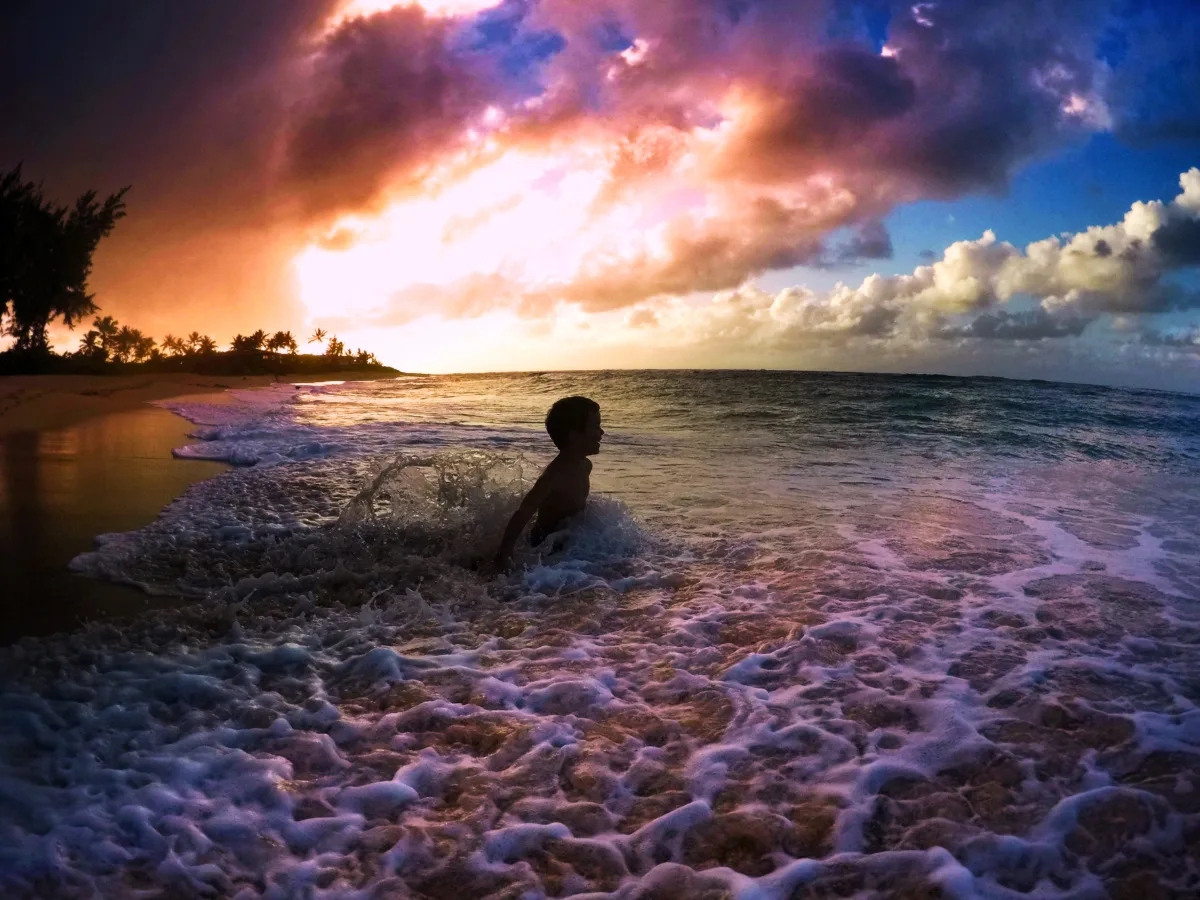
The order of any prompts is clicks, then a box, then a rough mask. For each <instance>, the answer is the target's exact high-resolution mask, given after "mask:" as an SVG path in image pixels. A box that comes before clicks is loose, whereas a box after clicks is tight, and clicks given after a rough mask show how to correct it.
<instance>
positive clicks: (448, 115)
mask: <svg viewBox="0 0 1200 900" xmlns="http://www.w3.org/2000/svg"><path fill="white" fill-rule="evenodd" d="M455 37H456V29H455V27H454V25H453V23H452V22H451V21H450V20H447V19H435V18H431V17H429V16H426V15H425V13H424V12H423V11H422V10H421V9H420V8H419V7H416V6H407V7H397V8H395V9H392V10H389V11H387V12H385V13H381V14H379V15H375V16H372V17H370V18H367V19H357V20H353V21H350V22H347V23H346V24H345V25H344V26H342V27H341V28H340V29H338V30H337V31H336V32H335V33H334V34H332V35H330V36H329V38H328V39H327V40H326V41H325V42H324V43H323V44H322V46H321V47H320V50H319V52H318V54H317V55H316V58H315V60H314V72H313V75H312V78H311V88H310V90H311V93H310V95H309V96H308V97H307V98H306V99H305V100H304V101H303V102H302V103H301V104H300V105H299V106H298V108H297V110H296V115H295V120H294V126H293V128H292V130H291V132H290V142H289V149H288V155H289V164H290V175H291V176H292V178H293V184H292V188H293V190H295V191H296V192H297V193H298V194H300V195H303V196H307V197H308V199H309V201H310V203H311V204H312V206H314V207H315V208H317V209H320V208H332V209H345V210H355V209H356V208H360V207H363V206H366V205H369V204H370V203H371V202H373V201H374V200H375V198H377V197H378V196H379V194H380V193H381V191H382V190H383V188H384V186H385V184H386V183H387V182H388V180H389V179H391V178H393V177H395V176H396V175H397V173H400V176H401V177H407V178H409V179H414V178H416V179H419V176H420V174H421V173H422V171H425V170H428V168H429V167H430V166H431V164H433V163H436V162H437V161H438V160H439V158H440V157H441V156H442V155H443V154H445V153H446V152H448V151H449V150H451V149H452V148H455V147H458V146H461V145H462V144H463V142H464V132H465V130H466V126H467V124H468V123H470V122H471V120H472V119H473V118H477V117H478V116H480V115H481V114H482V113H483V112H484V110H485V109H486V108H487V106H488V105H489V104H490V103H491V102H493V101H496V100H499V99H500V93H501V88H500V85H501V82H500V79H499V78H498V74H499V73H497V72H494V71H492V62H493V60H492V59H491V58H490V57H489V56H488V55H487V54H486V53H479V52H471V51H469V50H464V49H461V48H458V49H456V48H455V47H453V46H452V42H453V40H454V38H455Z"/></svg>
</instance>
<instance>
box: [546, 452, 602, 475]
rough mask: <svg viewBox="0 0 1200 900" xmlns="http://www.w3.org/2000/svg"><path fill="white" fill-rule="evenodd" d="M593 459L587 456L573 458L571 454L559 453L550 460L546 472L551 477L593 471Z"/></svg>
mask: <svg viewBox="0 0 1200 900" xmlns="http://www.w3.org/2000/svg"><path fill="white" fill-rule="evenodd" d="M591 471H592V461H591V460H590V459H588V458H587V457H586V456H583V457H580V458H578V459H573V458H571V457H569V456H563V455H561V454H559V455H558V456H556V457H554V459H552V460H550V464H549V465H548V466H546V469H545V472H544V474H546V475H549V476H551V477H555V476H568V475H575V474H578V473H580V472H585V473H587V472H591Z"/></svg>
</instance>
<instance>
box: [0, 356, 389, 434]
mask: <svg viewBox="0 0 1200 900" xmlns="http://www.w3.org/2000/svg"><path fill="white" fill-rule="evenodd" d="M396 377H403V376H396V375H393V374H390V373H389V374H380V373H376V372H359V371H353V370H347V371H335V372H328V373H322V374H321V375H320V377H314V376H312V375H237V376H232V375H194V374H188V373H151V374H146V375H5V376H3V377H0V435H8V434H13V433H15V432H20V431H41V430H44V429H48V428H63V427H66V426H69V425H75V424H78V423H80V422H84V421H86V420H88V419H91V418H95V417H96V416H103V415H108V414H111V413H115V412H121V411H124V410H129V409H137V408H139V407H141V406H144V405H146V404H149V403H152V402H153V401H155V400H169V399H171V398H172V397H182V396H186V395H188V394H211V393H217V392H221V391H226V390H233V389H236V390H247V389H251V388H260V387H267V386H268V385H272V384H280V383H283V384H300V383H311V382H314V381H378V380H381V379H388V378H396Z"/></svg>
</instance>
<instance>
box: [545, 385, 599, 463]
mask: <svg viewBox="0 0 1200 900" xmlns="http://www.w3.org/2000/svg"><path fill="white" fill-rule="evenodd" d="M599 411H600V404H599V403H597V402H596V401H595V400H592V399H591V398H590V397H563V398H562V399H561V400H556V401H555V402H554V405H553V406H551V407H550V412H548V413H546V431H547V432H548V433H549V435H550V440H552V441H554V446H555V447H557V448H558V449H559V450H561V449H563V446H564V445H565V444H566V442H567V436H568V435H569V434H570V433H571V432H572V431H583V429H585V428H587V422H588V416H590V415H591V414H592V413H593V412H599Z"/></svg>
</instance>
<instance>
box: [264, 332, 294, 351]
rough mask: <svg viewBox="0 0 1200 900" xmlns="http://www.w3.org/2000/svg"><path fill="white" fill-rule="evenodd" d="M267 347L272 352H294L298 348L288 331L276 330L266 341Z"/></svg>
mask: <svg viewBox="0 0 1200 900" xmlns="http://www.w3.org/2000/svg"><path fill="white" fill-rule="evenodd" d="M267 349H268V350H270V351H271V352H272V353H278V352H279V351H281V350H286V351H287V352H288V353H291V354H295V352H296V350H297V349H298V348H297V346H296V339H295V338H294V337H292V333H291V332H290V331H277V332H275V333H274V334H273V335H271V339H270V340H268V341H267Z"/></svg>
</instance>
